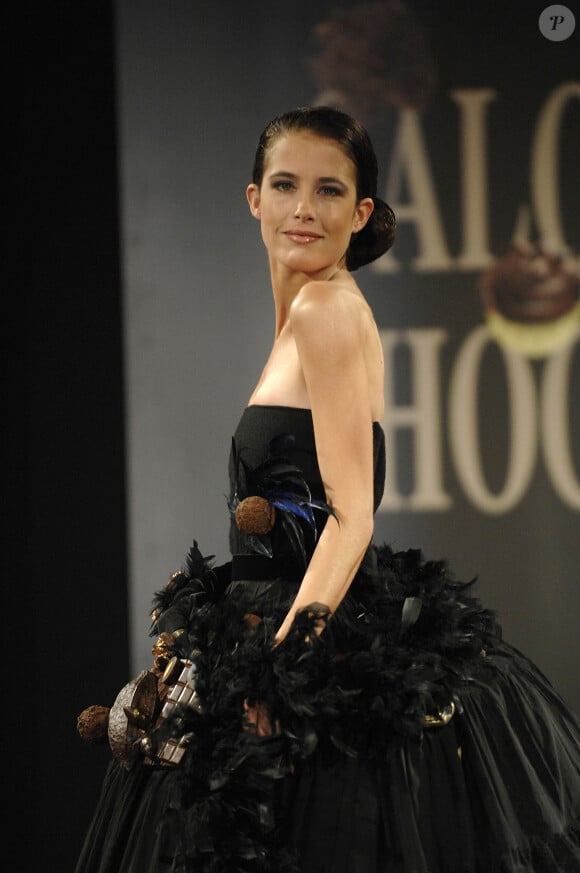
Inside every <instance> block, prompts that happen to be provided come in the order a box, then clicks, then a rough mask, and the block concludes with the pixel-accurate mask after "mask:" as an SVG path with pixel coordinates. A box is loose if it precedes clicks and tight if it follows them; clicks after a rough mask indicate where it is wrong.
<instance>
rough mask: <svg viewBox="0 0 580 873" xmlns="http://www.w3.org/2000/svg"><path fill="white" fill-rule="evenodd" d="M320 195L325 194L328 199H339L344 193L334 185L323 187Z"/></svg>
mask: <svg viewBox="0 0 580 873" xmlns="http://www.w3.org/2000/svg"><path fill="white" fill-rule="evenodd" d="M320 193H321V194H324V195H325V196H326V197H338V196H339V195H340V194H341V193H342V192H341V191H340V188H335V187H334V186H333V185H323V187H322V188H321V189H320Z"/></svg>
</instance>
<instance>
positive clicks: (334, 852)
mask: <svg viewBox="0 0 580 873" xmlns="http://www.w3.org/2000/svg"><path fill="white" fill-rule="evenodd" d="M292 575H293V574H285V573H284V570H283V567H280V566H276V563H275V561H272V560H271V559H269V558H265V557H261V556H255V557H254V556H245V557H244V559H243V560H241V561H237V562H236V560H235V559H234V562H233V565H230V564H228V565H225V566H224V567H220V568H217V569H214V568H212V566H211V564H210V562H208V561H206V560H204V559H203V558H202V557H201V554H200V553H199V551H198V550H197V546H196V545H194V548H193V549H192V552H191V554H190V556H189V560H188V563H187V567H186V568H185V569H184V572H183V573H182V574H181V577H180V578H179V580H178V581H177V583H175V582H174V584H173V586H172V588H171V590H170V591H164V592H160V593H159V595H158V596H157V607H158V618H157V624H156V632H158V631H165V632H171V631H173V630H174V629H175V628H179V629H180V631H183V630H184V631H185V632H182V633H180V635H179V636H178V638H177V642H176V646H177V648H178V652H177V654H178V655H179V656H180V657H183V658H188V657H189V658H193V659H195V662H196V671H197V672H196V693H197V695H198V699H199V701H200V706H198V707H191V706H184V707H181V708H178V710H177V711H176V714H175V716H174V717H172V718H169V719H167V720H166V721H165V722H164V724H163V725H162V726H161V727H158V728H157V729H156V730H155V731H153V734H152V736H151V740H152V742H154V743H159V742H162V741H164V740H166V739H167V738H168V737H169V738H171V737H172V738H174V739H178V738H180V737H182V736H184V735H186V736H187V737H188V742H187V746H186V751H185V754H184V755H183V758H182V759H181V762H180V764H179V765H178V766H176V767H167V766H161V765H156V764H155V763H153V764H152V763H147V762H145V761H139V760H138V761H136V762H135V763H134V764H133V765H132V766H131V767H130V768H126V767H124V766H122V765H121V764H119V763H117V762H113V763H112V764H111V766H110V768H109V771H108V773H107V777H106V779H105V782H104V785H103V789H102V795H101V798H100V801H99V804H98V808H97V811H96V814H95V817H94V820H93V823H92V825H91V828H90V831H89V833H88V835H87V838H86V841H85V845H84V848H83V851H82V855H81V858H80V860H79V863H78V866H77V870H76V873H578V871H580V821H579V816H580V728H579V725H578V721H577V720H576V718H575V716H574V715H573V714H572V713H571V712H570V711H569V710H568V709H567V708H566V706H565V705H564V703H563V702H562V700H561V698H560V697H559V696H558V694H557V692H556V691H555V690H554V688H553V687H552V686H551V684H550V683H549V681H548V680H547V679H546V678H545V677H544V676H543V675H542V674H541V672H540V671H539V670H538V669H537V668H536V667H535V666H534V665H533V664H532V663H531V662H530V661H529V660H528V659H527V658H526V657H525V656H524V655H522V654H521V653H519V652H518V651H516V650H514V649H513V648H512V647H510V646H509V645H507V644H506V643H505V642H503V641H502V639H501V633H500V628H499V626H498V624H497V622H496V619H495V616H494V615H493V613H491V612H490V611H489V610H486V609H485V608H483V607H482V605H481V604H480V602H479V601H478V600H477V599H476V598H475V597H474V596H472V593H471V591H470V587H469V585H468V584H467V585H466V584H464V583H460V582H457V581H455V580H454V579H453V578H452V577H451V576H450V574H449V573H448V571H447V568H446V566H445V564H444V563H443V562H429V561H425V560H424V559H423V557H422V555H421V553H420V552H418V551H414V550H410V551H405V552H393V551H392V550H391V549H390V548H389V547H388V546H381V547H376V546H374V545H373V546H371V547H370V548H369V550H368V551H367V554H366V557H365V559H364V561H363V564H362V565H361V568H360V570H359V572H358V574H357V576H356V578H355V580H354V582H353V584H352V585H351V587H350V590H349V593H348V594H347V596H346V598H345V599H344V601H343V602H342V604H341V606H340V607H339V609H338V610H337V612H336V614H335V615H333V616H332V617H331V618H330V617H329V616H328V615H327V614H326V612H325V610H324V608H322V607H321V608H317V607H316V606H313V607H312V608H310V609H309V610H306V611H304V612H303V613H300V614H299V615H298V616H297V618H296V620H295V622H294V625H293V628H292V631H291V633H290V634H289V635H288V637H287V638H286V640H285V641H284V642H283V643H282V644H281V645H279V646H274V645H273V642H274V635H275V632H276V630H277V628H278V627H279V625H280V623H281V621H282V619H283V618H284V616H285V615H286V612H287V609H288V607H289V605H290V604H291V602H292V600H293V598H294V596H295V594H296V590H297V585H298V582H297V581H296V579H295V578H292ZM256 708H257V709H259V711H260V712H261V713H264V714H265V717H266V719H267V722H266V724H267V727H268V730H267V731H265V732H264V731H257V730H256V729H255V727H254V725H253V724H252V723H251V720H250V719H249V718H248V712H249V711H254V712H255V711H256ZM264 734H265V735H264Z"/></svg>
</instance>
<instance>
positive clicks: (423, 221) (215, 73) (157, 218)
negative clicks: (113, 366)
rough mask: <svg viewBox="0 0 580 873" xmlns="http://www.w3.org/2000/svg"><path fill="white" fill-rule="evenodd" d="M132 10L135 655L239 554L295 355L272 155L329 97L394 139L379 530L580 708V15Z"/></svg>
mask: <svg viewBox="0 0 580 873" xmlns="http://www.w3.org/2000/svg"><path fill="white" fill-rule="evenodd" d="M488 7H489V4H480V3H479V2H474V3H452V2H437V3H436V2H434V0H433V2H430V3H427V2H411V0H408V2H406V3H404V2H402V0H388V2H375V3H368V2H353V0H351V2H348V0H342V2H337V0H318V2H316V3H311V2H306V0H295V2H293V3H283V2H277V0H273V2H269V3H258V2H255V0H252V2H244V3H238V2H235V0H232V2H223V0H222V2H216V3H212V4H206V3H201V2H196V0H171V2H159V0H120V2H119V3H118V16H117V32H118V41H117V42H118V63H119V89H120V90H119V97H120V117H119V129H120V138H121V155H122V157H121V168H120V178H121V190H122V209H123V216H122V225H123V275H124V287H125V330H126V402H127V409H128V467H129V517H130V572H131V614H132V658H133V662H134V664H133V666H134V669H135V670H140V669H142V667H143V666H146V665H148V664H149V663H150V660H151V654H150V647H151V640H150V639H149V638H148V636H147V629H148V614H149V606H150V601H151V597H152V594H153V592H154V591H155V590H157V589H158V588H160V587H161V586H162V585H163V584H164V583H165V581H166V580H167V578H168V577H169V575H170V573H171V572H172V571H173V570H175V569H178V567H179V566H180V565H181V563H182V560H183V557H184V555H185V553H186V551H187V549H188V547H189V545H190V543H191V541H192V539H193V538H195V539H196V540H197V541H198V542H199V545H200V548H201V549H202V551H203V552H204V553H205V554H215V555H216V559H217V560H218V561H223V560H226V559H227V557H228V553H227V530H228V524H229V518H228V511H227V505H226V494H227V488H228V485H227V477H226V466H227V455H228V451H229V447H230V440H231V434H232V432H233V430H234V428H235V426H236V423H237V420H238V417H239V415H240V413H241V411H242V409H243V407H244V406H245V404H246V402H247V399H248V397H249V396H250V394H251V391H252V389H253V386H254V384H255V382H256V380H257V378H258V376H259V373H260V370H261V367H262V365H263V363H264V360H265V358H266V356H267V354H268V351H269V348H270V344H271V342H272V339H273V324H274V322H273V305H272V300H271V292H270V288H269V275H268V269H267V260H266V257H265V252H264V250H263V248H262V244H261V240H260V236H259V228H258V225H257V224H256V222H254V221H253V220H252V219H251V217H250V215H249V212H248V210H247V206H246V201H245V195H244V191H245V186H246V184H247V183H248V181H249V177H250V172H251V166H252V162H253V154H254V149H255V144H256V141H257V138H258V135H259V133H260V131H261V130H262V128H263V127H264V125H265V124H266V123H267V121H268V120H269V119H270V118H271V117H273V116H274V115H276V114H278V113H279V112H281V111H284V110H286V109H288V108H291V107H293V106H296V105H303V104H310V103H331V104H332V105H337V106H340V107H342V108H344V109H346V110H348V111H351V112H353V113H354V114H355V115H357V116H359V117H360V118H361V120H363V121H364V122H365V123H366V124H367V126H368V128H369V131H370V133H371V135H372V138H373V141H374V143H375V146H376V150H377V154H378V157H379V162H380V166H381V174H380V189H381V190H380V192H379V193H381V194H382V195H383V196H384V197H385V199H387V200H388V201H389V202H390V204H391V205H392V207H393V208H394V210H395V212H396V214H397V217H398V224H399V236H398V241H397V243H396V245H395V248H394V250H393V252H392V253H389V255H387V256H385V257H383V258H382V259H381V260H380V261H378V262H377V263H376V264H374V265H371V266H369V267H365V268H364V269H363V270H360V271H359V274H358V279H359V281H360V284H361V286H362V288H363V290H364V292H365V294H366V295H367V298H368V300H369V302H370V304H371V305H372V307H373V310H374V312H375V314H376V318H377V321H378V324H379V326H380V328H381V331H382V336H383V342H384V349H385V366H386V397H385V399H386V412H385V418H384V421H383V426H384V428H385V431H386V435H387V443H388V457H389V463H388V471H387V487H386V492H385V498H384V501H383V504H382V507H381V509H380V512H379V514H378V515H377V520H376V537H377V539H380V540H382V539H386V540H388V541H389V542H391V543H392V544H394V545H395V546H396V547H399V548H406V547H411V546H412V547H416V546H420V547H421V548H422V549H423V550H424V552H425V553H426V554H427V555H428V556H430V557H446V558H447V559H448V560H449V561H450V563H451V566H452V567H453V568H454V570H455V572H456V574H457V575H458V576H460V577H462V578H472V577H474V576H477V577H478V582H477V586H478V588H477V590H478V592H479V593H480V594H481V596H482V597H483V598H484V599H485V601H486V603H487V604H488V605H490V606H493V607H495V608H497V609H498V610H499V612H500V613H501V616H502V623H503V626H504V632H505V636H506V638H508V639H509V640H510V641H512V642H513V643H514V644H515V645H517V646H518V647H520V648H522V649H524V650H525V651H526V652H527V653H528V654H530V655H531V656H532V657H533V658H534V659H535V660H536V661H537V662H538V664H539V665H540V667H542V669H544V671H545V672H546V673H547V674H548V675H549V676H550V678H552V679H553V680H554V681H555V682H556V683H557V684H558V686H559V687H560V689H561V690H562V692H563V693H564V696H565V697H566V698H567V699H568V701H569V702H570V703H571V704H572V705H573V706H574V707H575V708H576V709H578V710H580V688H579V687H578V685H579V683H578V669H577V663H578V662H579V660H580V645H579V642H578V631H577V625H578V619H579V617H580V525H579V521H580V515H579V510H580V436H579V434H580V403H578V397H580V355H579V349H578V345H579V343H578V338H579V335H580V330H579V324H580V320H579V310H578V287H579V278H578V275H579V273H578V271H579V267H580V259H579V257H578V255H579V253H580V211H579V209H578V206H579V203H580V181H579V180H580V174H579V172H578V158H577V151H578V144H579V143H580V64H579V62H578V60H577V59H578V57H580V50H579V47H580V10H579V9H578V4H577V3H569V4H568V9H569V10H575V12H576V20H577V28H576V31H575V32H574V33H573V34H572V36H571V37H569V38H568V39H566V40H559V41H558V40H553V39H548V38H546V37H545V36H543V35H542V33H541V32H540V29H539V27H538V17H539V15H540V13H541V12H542V10H543V9H544V8H545V5H544V4H541V3H540V4H535V3H529V4H524V5H523V7H522V4H521V3H518V2H513V0H509V2H505V3H503V4H502V5H501V11H498V9H497V8H494V9H490V8H488Z"/></svg>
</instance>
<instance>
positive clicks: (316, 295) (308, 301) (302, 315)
mask: <svg viewBox="0 0 580 873" xmlns="http://www.w3.org/2000/svg"><path fill="white" fill-rule="evenodd" d="M289 314H290V323H291V325H292V330H293V332H294V333H295V334H296V333H298V334H302V335H308V334H309V333H311V332H316V334H317V335H318V336H319V337H322V336H324V335H329V334H332V335H333V336H334V337H335V338H336V337H337V336H340V337H341V338H342V339H343V340H345V341H346V340H348V339H349V338H351V339H353V340H355V339H359V340H360V338H361V331H362V330H363V329H364V327H365V324H366V322H367V321H368V318H369V308H368V304H367V303H366V301H365V299H364V297H363V296H362V294H360V292H358V293H357V292H356V291H355V290H353V288H352V287H350V286H349V285H348V284H347V283H341V282H323V281H317V282H308V283H307V284H306V285H304V286H303V287H302V288H301V289H300V291H299V293H298V294H297V295H296V297H295V299H294V301H293V302H292V306H291V307H290V313H289Z"/></svg>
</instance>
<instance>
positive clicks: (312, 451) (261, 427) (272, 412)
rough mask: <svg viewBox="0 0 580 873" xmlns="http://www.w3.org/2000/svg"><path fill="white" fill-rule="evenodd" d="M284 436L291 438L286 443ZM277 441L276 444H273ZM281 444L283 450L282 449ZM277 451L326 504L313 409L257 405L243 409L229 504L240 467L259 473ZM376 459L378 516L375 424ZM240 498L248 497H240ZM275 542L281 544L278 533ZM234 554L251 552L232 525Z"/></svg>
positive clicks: (381, 458)
mask: <svg viewBox="0 0 580 873" xmlns="http://www.w3.org/2000/svg"><path fill="white" fill-rule="evenodd" d="M284 435H287V436H288V438H287V439H286V440H284ZM273 441H274V442H273ZM280 443H282V446H281V447H280ZM277 451H280V452H281V453H282V454H283V457H284V460H285V461H287V462H288V463H290V464H292V465H295V466H296V467H297V468H299V470H300V471H301V472H302V475H303V477H304V480H305V482H306V484H307V486H308V488H309V490H310V493H311V495H312V498H313V500H315V501H324V500H325V493H324V487H323V484H322V479H321V476H320V469H319V467H318V460H317V456H316V445H315V439H314V426H313V422H312V412H311V410H310V409H306V408H299V407H290V406H263V405H254V406H248V407H246V408H245V409H244V412H243V413H242V416H241V418H240V421H239V424H238V426H237V428H236V431H235V434H234V439H233V443H232V452H231V454H230V461H229V479H230V500H232V499H233V498H234V495H235V493H236V488H237V487H238V486H239V463H238V461H241V462H242V464H243V466H244V467H245V468H248V469H249V470H256V469H257V468H259V467H260V466H261V465H262V464H264V463H265V462H266V461H267V460H268V458H271V457H272V453H274V456H275V454H276V452H277ZM373 456H374V477H373V479H374V481H373V485H374V511H375V512H376V510H377V508H378V506H379V503H380V502H381V498H382V495H383V489H384V483H385V437H384V432H383V430H382V428H381V426H380V424H379V423H378V422H374V424H373ZM241 496H246V495H245V494H244V495H241ZM319 516H320V514H319V513H317V518H318V520H319V523H318V533H320V530H321V529H322V527H323V526H324V521H325V520H326V519H325V517H324V518H322V517H321V516H320V517H319ZM273 539H274V540H278V539H279V538H278V537H277V536H276V531H274V532H273ZM230 548H231V551H232V554H239V553H243V552H247V551H248V543H247V541H246V538H245V537H244V535H242V534H240V532H239V531H238V529H237V527H236V525H235V523H233V522H232V526H231V533H230ZM275 551H276V552H278V553H280V551H282V552H285V551H286V549H285V548H284V543H283V542H282V541H279V542H277V543H275Z"/></svg>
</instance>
